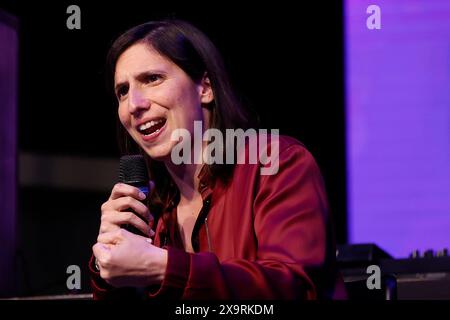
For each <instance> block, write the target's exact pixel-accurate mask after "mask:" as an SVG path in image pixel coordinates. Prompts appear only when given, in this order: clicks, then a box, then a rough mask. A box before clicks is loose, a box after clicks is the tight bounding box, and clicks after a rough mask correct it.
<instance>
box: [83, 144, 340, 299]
mask: <svg viewBox="0 0 450 320" xmlns="http://www.w3.org/2000/svg"><path fill="white" fill-rule="evenodd" d="M260 168H261V165H260V164H237V165H236V166H235V169H234V172H233V175H232V179H231V181H230V182H229V183H228V184H227V185H223V184H221V183H216V184H214V185H213V186H212V185H210V184H209V183H208V180H207V178H206V177H205V175H204V174H203V171H202V173H201V174H200V192H201V194H202V197H203V203H204V206H203V209H202V210H201V212H200V214H199V216H198V218H197V222H196V224H195V227H194V230H193V234H192V245H193V248H194V250H195V253H187V252H185V251H184V249H183V244H182V241H181V237H180V234H179V230H178V227H177V223H176V221H177V220H176V205H175V204H173V205H172V206H171V207H170V210H171V211H170V219H169V221H168V224H167V228H168V230H169V234H170V236H169V237H163V236H161V234H160V231H161V227H162V219H160V220H159V221H158V224H157V229H156V236H155V239H154V244H155V245H156V246H163V247H165V248H166V249H167V250H168V262H167V269H166V274H165V278H164V280H163V282H162V284H161V286H158V287H157V288H153V289H151V290H149V291H148V296H149V297H150V298H159V297H160V298H169V299H180V298H181V299H321V298H325V299H327V298H344V297H345V291H344V289H343V282H342V280H341V277H340V276H339V273H338V272H337V269H336V265H335V245H334V239H333V233H332V228H331V222H330V218H329V216H328V204H327V198H326V194H325V189H324V184H323V181H322V177H321V174H320V171H319V168H318V166H317V164H316V162H315V160H314V158H313V156H312V155H311V154H310V153H309V152H308V151H307V150H306V148H305V147H304V146H303V145H302V144H301V143H299V142H298V141H297V140H295V139H293V138H290V137H286V136H280V137H279V171H278V173H277V174H275V175H266V176H264V175H261V174H260ZM90 270H91V283H92V287H93V290H94V298H96V299H107V298H108V297H113V295H114V291H116V292H118V291H119V290H120V289H113V288H112V287H110V286H109V285H107V284H106V283H105V282H104V281H103V280H102V279H101V278H100V276H99V273H98V272H96V271H95V269H94V268H93V261H92V260H91V263H90ZM116 297H117V296H116Z"/></svg>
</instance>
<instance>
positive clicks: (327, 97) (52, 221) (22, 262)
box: [0, 0, 347, 296]
mask: <svg viewBox="0 0 450 320" xmlns="http://www.w3.org/2000/svg"><path fill="white" fill-rule="evenodd" d="M242 3H243V1H240V2H236V3H233V2H229V1H226V2H225V1H224V2H217V3H216V2H212V1H209V2H198V1H196V2H195V3H193V4H187V3H185V4H183V5H180V4H176V3H174V2H171V1H167V2H164V4H161V1H159V2H153V1H139V2H138V1H130V0H128V1H124V2H117V3H114V2H113V3H110V2H106V1H105V2H102V1H99V2H97V1H96V2H95V3H94V2H93V1H90V2H88V1H70V2H69V1H58V2H56V1H54V2H50V1H47V2H45V1H39V3H34V2H31V1H10V2H8V1H6V2H3V3H2V4H0V8H2V9H3V10H5V11H7V12H9V13H12V14H14V15H16V16H17V17H18V19H19V25H20V31H19V32H20V83H19V88H20V91H19V97H20V98H19V99H20V101H19V124H18V128H19V131H18V133H19V158H20V156H21V155H22V154H23V153H27V154H32V155H38V156H39V155H44V156H66V157H73V156H75V157H85V158H89V157H96V158H118V156H119V153H118V149H117V146H116V140H115V135H116V131H115V124H116V121H115V117H116V107H115V106H114V104H113V103H112V101H113V100H112V99H111V97H109V96H108V94H107V92H106V89H105V79H104V63H105V56H106V52H107V50H108V48H109V46H110V45H111V43H112V41H113V40H114V39H115V38H116V37H117V36H118V35H120V34H121V33H122V32H124V31H125V30H126V29H128V28H130V27H132V26H135V25H137V24H140V23H143V22H146V21H149V20H152V19H159V18H164V17H176V18H181V19H186V20H188V21H190V22H192V23H193V24H194V25H196V26H198V27H199V28H200V29H201V30H203V31H204V32H205V33H206V34H207V35H208V36H209V37H210V38H211V39H212V40H213V42H214V43H215V44H216V45H217V46H218V48H219V49H220V51H221V52H222V54H223V56H224V58H225V61H226V63H227V65H228V68H229V71H230V74H231V77H232V79H233V81H234V84H235V86H236V87H237V89H238V91H239V92H240V93H241V96H243V97H244V98H245V100H246V101H247V102H248V103H249V104H250V105H251V106H252V107H253V108H254V109H256V110H257V111H258V113H259V114H260V116H261V119H262V124H263V125H262V127H263V128H279V129H280V132H281V133H282V134H288V135H292V136H294V137H296V138H297V139H299V140H300V141H302V142H303V143H304V144H305V145H306V147H307V148H308V149H309V150H310V151H311V152H312V154H313V155H314V156H315V158H316V160H317V162H318V164H319V166H320V168H321V170H322V173H323V175H324V178H325V182H326V186H327V191H328V196H329V201H330V206H331V210H332V214H333V217H334V221H335V225H336V226H335V227H336V235H337V240H338V243H345V242H346V240H347V237H346V192H345V188H346V183H345V123H344V74H343V69H344V68H343V17H342V14H343V13H342V3H341V1H326V2H325V1H314V2H313V1H311V2H300V3H296V4H295V5H294V4H287V3H282V2H280V1H276V2H268V3H267V4H257V5H256V4H255V5H249V4H248V5H246V6H243V4H242ZM72 4H77V5H78V6H80V9H81V30H68V29H67V27H66V20H67V18H68V16H69V14H67V13H66V9H67V7H68V6H69V5H72ZM19 174H20V173H19ZM93 179H95V177H93ZM108 195H109V190H104V191H89V190H84V189H82V188H81V189H80V188H78V189H77V188H56V187H54V186H45V185H42V186H39V187H36V186H28V185H21V186H20V189H19V199H18V202H19V215H18V226H19V230H18V234H19V250H18V256H17V277H18V288H17V293H16V294H17V295H22V296H26V295H43V294H56V293H67V288H66V278H67V274H66V268H67V266H68V265H71V264H76V265H79V266H80V267H81V268H82V290H81V291H82V292H89V291H90V288H89V285H88V273H87V261H88V259H89V256H90V254H91V246H92V245H93V244H94V243H95V239H96V236H97V231H98V225H99V208H100V205H101V203H102V202H104V201H105V200H106V198H107V197H108Z"/></svg>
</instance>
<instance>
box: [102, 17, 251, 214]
mask: <svg viewBox="0 0 450 320" xmlns="http://www.w3.org/2000/svg"><path fill="white" fill-rule="evenodd" d="M137 43H145V44H147V45H149V46H151V47H152V48H153V49H154V50H156V51H157V52H158V53H159V54H161V55H162V56H164V57H166V58H168V59H169V60H171V61H172V62H173V63H175V64H176V65H177V66H178V67H180V68H181V69H182V70H183V71H184V72H185V73H186V74H187V75H188V76H189V77H190V78H191V79H192V80H193V81H194V82H195V83H199V82H200V81H201V80H202V78H203V76H204V74H205V72H206V74H207V75H208V77H209V79H210V82H211V87H212V91H213V94H214V100H213V101H212V102H211V103H210V104H209V105H208V106H207V107H208V108H209V109H210V111H211V119H210V128H216V129H219V130H220V131H221V132H222V134H223V135H224V136H225V130H226V129H233V128H242V129H244V130H246V129H248V128H252V127H256V126H257V125H258V122H259V121H258V118H257V116H256V113H254V111H250V109H248V108H246V107H244V104H243V103H242V102H241V100H240V99H238V97H237V95H236V93H235V91H234V90H233V88H232V86H231V83H230V80H229V76H228V73H227V72H226V69H225V64H224V61H223V59H222V56H221V55H220V53H219V51H218V49H217V48H216V46H215V45H214V44H213V43H212V42H211V40H210V39H209V38H208V37H207V36H206V35H205V34H204V33H203V32H202V31H200V30H199V29H197V28H196V27H194V26H193V25H192V24H190V23H188V22H186V21H181V20H174V19H170V20H169V19H167V20H160V21H152V22H148V23H144V24H141V25H138V26H136V27H133V28H131V29H130V30H128V31H126V32H125V33H124V34H122V35H121V36H119V37H118V38H117V40H115V41H114V43H113V45H112V46H111V48H110V50H109V52H108V56H107V81H108V88H109V90H111V93H112V94H113V92H114V89H113V87H114V75H115V69H116V63H117V60H118V59H119V57H120V55H121V54H122V53H123V52H124V51H125V50H126V49H128V48H129V47H131V46H132V45H134V44H137ZM117 122H118V141H119V148H120V151H121V153H122V154H136V153H141V154H142V155H143V156H144V157H145V158H146V160H147V164H148V168H149V176H150V178H151V179H152V180H153V181H154V182H155V185H156V188H155V190H156V194H155V193H153V194H152V195H151V197H150V202H149V206H150V207H151V210H153V211H155V210H156V211H161V210H160V209H162V210H164V208H161V205H163V204H165V203H167V200H168V196H169V189H170V188H171V186H172V185H173V183H172V179H171V177H170V175H169V173H168V172H167V170H166V168H165V166H164V164H163V163H162V162H159V161H156V160H153V159H151V158H150V157H149V156H148V155H147V154H146V153H145V152H144V151H143V150H142V149H141V148H140V147H139V146H138V144H137V143H136V142H135V141H134V140H133V139H132V138H131V137H130V135H129V134H128V132H127V131H126V129H125V128H124V127H123V126H122V124H121V123H120V121H119V119H118V117H117ZM225 156H226V155H225ZM206 166H207V168H206V170H207V171H208V172H207V173H208V175H209V177H210V178H212V179H213V180H215V179H220V180H222V182H224V183H226V182H227V180H228V178H229V177H230V175H231V172H232V170H233V167H234V166H233V165H229V164H211V165H206ZM152 205H153V206H152Z"/></svg>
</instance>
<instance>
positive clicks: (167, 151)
mask: <svg viewBox="0 0 450 320" xmlns="http://www.w3.org/2000/svg"><path fill="white" fill-rule="evenodd" d="M172 147H173V146H172V145H171V144H170V143H164V144H159V145H155V146H151V147H144V148H143V149H144V150H145V152H146V153H147V155H148V156H149V157H150V158H152V159H153V160H156V161H164V162H166V161H170V159H171V153H172Z"/></svg>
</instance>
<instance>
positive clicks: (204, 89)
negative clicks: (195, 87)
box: [200, 72, 214, 104]
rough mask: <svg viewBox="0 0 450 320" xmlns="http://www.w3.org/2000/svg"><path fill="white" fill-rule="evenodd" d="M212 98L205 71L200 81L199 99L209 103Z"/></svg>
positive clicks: (209, 83) (212, 94)
mask: <svg viewBox="0 0 450 320" xmlns="http://www.w3.org/2000/svg"><path fill="white" fill-rule="evenodd" d="M213 100H214V93H213V91H212V88H211V81H210V80H209V77H208V74H207V73H206V72H205V74H204V75H203V78H202V81H201V82H200V101H201V102H202V104H208V103H211V102H212V101H213Z"/></svg>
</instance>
